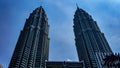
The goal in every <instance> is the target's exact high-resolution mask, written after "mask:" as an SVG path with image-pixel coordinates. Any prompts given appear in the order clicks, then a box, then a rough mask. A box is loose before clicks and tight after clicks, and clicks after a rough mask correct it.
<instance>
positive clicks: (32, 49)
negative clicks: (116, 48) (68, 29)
mask: <svg viewBox="0 0 120 68" xmlns="http://www.w3.org/2000/svg"><path fill="white" fill-rule="evenodd" d="M73 28H74V34H75V42H76V43H75V45H76V49H77V53H78V57H79V62H81V61H83V62H82V63H83V64H84V65H82V67H47V65H46V61H48V57H49V40H50V38H49V25H48V18H47V15H46V13H45V11H44V9H43V8H42V6H40V7H39V8H37V9H35V10H34V11H33V12H32V13H31V14H30V16H29V18H28V19H27V20H26V22H25V26H24V28H23V30H22V31H21V33H20V36H19V39H18V42H17V44H16V47H15V50H14V53H13V56H12V59H11V61H10V64H9V68H84V67H85V68H101V67H103V65H102V60H101V59H102V58H100V57H101V55H103V54H112V50H111V48H110V47H109V45H108V42H107V40H106V39H105V37H104V34H103V33H102V32H101V31H100V29H99V27H98V26H97V23H96V21H94V20H93V19H92V17H91V16H90V15H89V14H88V13H87V12H85V11H84V10H82V9H80V8H79V7H77V10H76V12H75V15H74V26H73ZM56 63H57V62H56ZM63 66H64V65H63ZM73 66H74V65H73ZM78 66H80V65H78Z"/></svg>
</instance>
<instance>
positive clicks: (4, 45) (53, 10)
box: [0, 0, 120, 68]
mask: <svg viewBox="0 0 120 68" xmlns="http://www.w3.org/2000/svg"><path fill="white" fill-rule="evenodd" d="M76 3H77V4H78V6H79V7H80V8H82V9H84V10H85V11H87V12H88V13H89V14H90V15H91V16H92V17H93V19H94V20H95V21H97V24H98V26H99V27H100V29H101V31H102V32H103V33H104V34H105V37H106V38H107V40H108V42H109V44H110V47H111V48H112V50H113V52H120V31H119V30H120V10H119V9H120V7H119V6H120V0H0V64H2V65H3V66H4V67H5V68H7V67H8V65H9V62H10V59H11V56H12V54H13V51H14V48H15V45H16V43H17V40H18V37H19V34H20V31H21V30H22V29H23V26H24V23H25V20H26V18H28V17H29V14H30V13H31V12H32V11H33V10H34V9H35V8H37V7H39V6H40V5H42V6H43V8H44V9H45V11H46V14H47V16H48V22H49V25H50V53H49V60H50V61H67V60H68V61H70V60H72V61H78V57H77V52H76V47H75V41H74V32H73V18H74V13H75V11H76V8H77V7H76Z"/></svg>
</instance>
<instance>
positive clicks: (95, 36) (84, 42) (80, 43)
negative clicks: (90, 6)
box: [73, 7, 113, 68]
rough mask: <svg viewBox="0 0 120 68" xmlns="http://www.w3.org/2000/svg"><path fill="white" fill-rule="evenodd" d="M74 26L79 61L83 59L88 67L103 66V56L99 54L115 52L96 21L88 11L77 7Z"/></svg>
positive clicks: (98, 67)
mask: <svg viewBox="0 0 120 68" xmlns="http://www.w3.org/2000/svg"><path fill="white" fill-rule="evenodd" d="M73 28H74V35H75V45H76V49H77V53H78V58H79V61H81V60H83V61H84V63H85V67H86V68H101V67H102V61H100V59H102V58H99V56H101V55H103V54H112V53H113V52H112V50H111V48H110V46H109V44H108V42H107V40H106V38H105V36H104V34H103V33H102V32H101V31H100V29H99V27H98V25H97V23H96V21H94V20H93V19H92V17H91V16H90V15H89V14H88V13H87V12H86V11H84V10H83V9H80V8H79V7H77V10H76V12H75V15H74V26H73ZM104 56H105V55H104Z"/></svg>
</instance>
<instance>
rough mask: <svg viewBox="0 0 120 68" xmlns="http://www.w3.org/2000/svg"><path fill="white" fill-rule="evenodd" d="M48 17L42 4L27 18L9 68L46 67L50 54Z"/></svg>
mask: <svg viewBox="0 0 120 68" xmlns="http://www.w3.org/2000/svg"><path fill="white" fill-rule="evenodd" d="M48 36H49V25H48V18H47V15H46V14H45V11H44V9H43V8H42V6H40V7H39V8H37V9H35V10H34V11H33V12H32V13H31V14H30V16H29V18H28V19H26V22H25V26H24V28H23V30H22V31H21V33H20V36H19V39H18V42H17V44H16V47H15V50H14V53H13V56H12V59H11V61H10V64H9V68H44V66H45V65H44V64H45V60H48V55H49V37H48Z"/></svg>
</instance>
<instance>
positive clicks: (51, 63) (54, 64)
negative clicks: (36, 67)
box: [46, 61, 85, 68]
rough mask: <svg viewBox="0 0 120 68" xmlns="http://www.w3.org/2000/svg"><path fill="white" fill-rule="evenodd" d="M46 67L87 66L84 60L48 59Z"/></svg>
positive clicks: (72, 67)
mask: <svg viewBox="0 0 120 68" xmlns="http://www.w3.org/2000/svg"><path fill="white" fill-rule="evenodd" d="M46 68H85V65H84V62H82V61H81V62H72V61H71V62H68V61H63V62H62V61H46Z"/></svg>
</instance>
